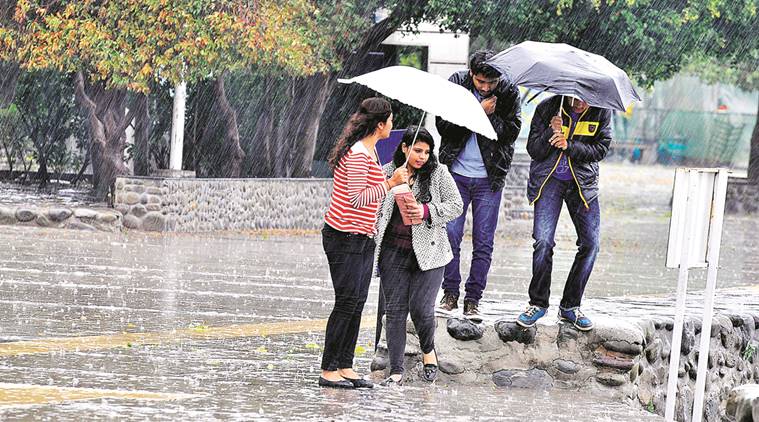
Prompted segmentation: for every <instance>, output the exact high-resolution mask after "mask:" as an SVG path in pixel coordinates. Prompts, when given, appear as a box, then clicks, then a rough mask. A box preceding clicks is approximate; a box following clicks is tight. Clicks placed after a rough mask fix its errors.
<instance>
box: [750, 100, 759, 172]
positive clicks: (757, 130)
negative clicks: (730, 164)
mask: <svg viewBox="0 0 759 422" xmlns="http://www.w3.org/2000/svg"><path fill="white" fill-rule="evenodd" d="M757 104H759V102H758V103H757ZM748 180H749V181H750V182H751V183H753V184H756V185H759V105H758V106H757V111H756V123H754V131H753V132H752V133H751V155H749V159H748Z"/></svg>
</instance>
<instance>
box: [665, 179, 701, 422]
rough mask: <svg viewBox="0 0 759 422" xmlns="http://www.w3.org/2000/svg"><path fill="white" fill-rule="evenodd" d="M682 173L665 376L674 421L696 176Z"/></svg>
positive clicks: (669, 417)
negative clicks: (684, 184) (684, 191)
mask: <svg viewBox="0 0 759 422" xmlns="http://www.w3.org/2000/svg"><path fill="white" fill-rule="evenodd" d="M684 174H686V175H687V177H688V200H687V202H686V209H687V212H686V217H685V222H684V226H683V233H682V237H681V239H682V241H681V242H680V244H681V245H682V250H681V251H680V273H679V275H678V278H677V302H676V304H675V325H674V328H673V330H672V347H671V348H670V352H669V375H668V376H667V404H666V410H665V412H664V420H665V421H666V422H672V421H674V417H675V403H676V402H677V372H678V369H679V368H680V346H681V344H682V337H683V320H684V319H685V295H686V293H687V290H688V267H689V265H690V246H691V245H690V243H691V237H692V236H691V234H692V233H693V227H692V226H693V224H694V220H695V219H694V218H693V212H694V208H695V207H694V205H695V204H694V203H693V198H694V197H695V195H696V187H697V178H696V177H695V175H694V174H693V172H692V171H690V170H687V171H686V172H685V173H684Z"/></svg>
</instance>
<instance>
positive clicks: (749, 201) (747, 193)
mask: <svg viewBox="0 0 759 422" xmlns="http://www.w3.org/2000/svg"><path fill="white" fill-rule="evenodd" d="M725 211H726V212H727V213H731V214H755V213H757V212H759V184H752V183H749V181H748V179H745V178H736V177H731V178H730V181H729V182H728V185H727V199H726V204H725Z"/></svg>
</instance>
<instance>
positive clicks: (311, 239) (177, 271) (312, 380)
mask: <svg viewBox="0 0 759 422" xmlns="http://www.w3.org/2000/svg"><path fill="white" fill-rule="evenodd" d="M630 169H635V170H636V171H635V172H631V171H630ZM607 170H608V171H607ZM603 171H607V172H606V173H605V174H604V176H608V177H607V178H606V179H603V178H602V180H604V183H605V184H603V185H602V201H603V202H602V207H603V212H604V213H603V217H602V246H601V253H600V255H599V258H598V261H597V266H596V271H595V272H594V274H593V276H592V278H591V281H590V283H589V286H588V290H587V299H588V300H587V303H588V306H589V307H590V308H591V309H592V308H594V307H598V309H609V308H613V307H614V303H623V304H626V305H627V306H631V307H633V308H634V306H635V303H636V301H641V303H643V302H645V303H649V304H650V303H651V302H656V301H658V300H659V299H658V298H666V297H668V296H671V295H672V294H674V291H675V285H676V277H677V273H676V271H672V270H665V269H664V255H665V252H666V242H667V230H668V225H669V214H668V201H669V192H670V191H671V187H669V186H668V185H667V184H668V183H671V173H672V170H671V169H663V168H639V167H627V166H622V165H610V166H606V167H603ZM668 177H669V179H668ZM643 182H647V183H643ZM641 185H644V186H645V189H644V190H645V192H641V189H630V190H628V188H629V187H630V186H638V187H640V186H641ZM628 192H635V193H632V194H631V193H628ZM756 223H757V221H756V219H755V218H754V217H737V216H730V217H729V218H727V219H726V225H725V233H724V236H723V247H722V257H721V266H722V269H721V270H720V276H719V288H720V289H725V291H729V290H730V289H731V288H735V287H746V286H752V285H753V286H755V285H756V283H757V282H758V281H759V260H758V259H757V257H758V256H759V239H757V237H756V236H755V235H754V234H753V230H754V229H755V226H756ZM500 224H502V225H507V226H511V227H512V228H513V230H511V231H510V234H508V235H505V236H501V237H499V238H498V239H497V240H496V247H495V252H494V263H493V268H492V270H491V277H490V279H489V284H488V287H487V290H486V292H485V300H486V303H484V305H483V308H484V311H485V313H489V314H493V313H496V314H500V316H510V315H511V314H513V316H516V314H517V313H518V312H519V311H520V310H521V306H522V305H523V304H524V302H526V291H527V285H528V283H529V278H530V265H531V260H530V259H531V253H532V250H531V243H532V240H531V239H530V224H531V223H530V222H529V221H514V222H505V221H502V222H500ZM557 238H558V239H559V240H558V241H557V244H558V246H557V253H556V257H555V270H554V286H553V291H554V295H553V296H552V298H551V299H552V305H554V304H558V299H559V297H558V296H556V294H558V293H560V292H561V288H562V286H563V282H564V279H563V278H564V277H565V276H566V273H567V271H568V269H569V266H570V265H571V262H572V258H573V255H574V245H573V242H574V236H573V233H572V229H571V223H570V222H569V218H568V216H566V215H565V216H563V217H562V219H561V222H560V229H559V233H558V236H557ZM0 243H2V244H3V245H5V246H4V247H3V248H2V249H0V419H2V420H72V421H73V420H81V419H82V415H87V417H88V418H97V419H105V418H115V419H119V420H147V419H150V420H212V419H223V420H275V419H294V420H302V419H321V420H350V419H354V420H420V419H426V420H429V419H432V418H433V417H434V418H436V419H438V420H471V419H472V418H477V419H480V420H526V419H537V420H548V421H554V420H555V421H563V420H567V421H568V420H578V419H579V420H593V421H603V420H608V421H612V420H646V419H651V420H656V419H658V416H655V415H651V414H648V413H645V412H640V411H637V410H634V409H632V408H631V407H628V406H627V405H626V404H624V403H617V404H610V403H608V402H604V401H602V400H595V399H594V397H592V396H588V395H585V394H583V392H582V391H566V390H565V391H562V390H551V391H545V392H544V391H532V390H519V389H512V390H508V389H503V388H499V387H495V386H466V387H463V386H455V385H451V386H449V385H443V384H435V385H433V386H428V385H419V384H414V385H410V386H404V387H401V388H397V389H388V388H381V387H377V388H375V389H373V390H364V391H335V390H329V389H320V388H319V387H317V385H316V379H317V376H318V371H319V359H320V350H321V346H322V344H323V329H324V328H323V327H324V323H325V319H326V318H327V317H328V315H329V312H330V310H331V304H332V287H331V282H330V281H329V274H328V269H327V265H326V259H325V257H324V254H323V252H322V248H321V240H320V237H319V236H318V234H315V233H313V234H305V235H294V234H293V235H283V234H264V233H254V234H253V233H217V234H208V235H202V234H164V235H155V234H146V233H143V232H134V231H132V232H127V233H123V234H121V233H120V234H110V233H101V232H87V233H85V232H78V231H73V230H55V229H39V228H30V227H12V226H0ZM465 244H466V241H465ZM470 253H471V246H467V247H466V248H465V249H464V252H463V254H464V255H468V254H470ZM467 261H468V260H467ZM693 274H694V275H693V276H692V278H691V280H692V282H691V284H690V288H691V291H694V290H698V289H700V288H702V287H703V278H704V275H703V274H700V272H697V271H694V272H693ZM377 286H378V283H376V281H374V282H373V283H372V287H371V291H370V298H369V301H368V303H367V308H366V310H365V317H366V318H365V324H364V326H365V327H366V328H367V329H364V330H362V332H361V336H360V338H359V348H358V350H357V356H358V359H357V367H358V368H359V369H360V370H361V371H362V372H368V367H369V362H370V361H371V355H372V352H373V348H374V345H373V344H372V341H373V329H368V328H369V327H372V326H373V315H374V314H375V312H376V303H377ZM718 296H719V295H718ZM744 299H745V301H744V302H741V300H742V299H741V298H733V299H732V300H733V301H732V302H731V304H732V305H731V306H735V305H736V304H737V306H746V307H754V308H755V307H756V300H755V298H753V299H752V298H750V297H747V298H744ZM718 302H719V299H718ZM507 305H508V306H507ZM718 306H719V303H718ZM511 307H513V309H510V308H511ZM754 310H756V309H754ZM608 313H610V314H612V315H613V312H608ZM496 316H498V315H496ZM617 316H618V315H617Z"/></svg>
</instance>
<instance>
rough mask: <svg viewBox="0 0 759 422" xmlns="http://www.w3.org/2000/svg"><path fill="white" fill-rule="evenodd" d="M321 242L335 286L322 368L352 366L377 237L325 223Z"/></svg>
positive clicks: (329, 369) (332, 368) (334, 368)
mask: <svg viewBox="0 0 759 422" xmlns="http://www.w3.org/2000/svg"><path fill="white" fill-rule="evenodd" d="M322 245H323V246H324V253H325V254H327V260H328V261H329V273H330V275H331V276H332V286H333V287H334V289H335V307H334V308H333V309H332V313H331V314H330V316H329V320H328V321H327V332H326V334H325V338H324V355H323V356H322V369H323V370H325V371H336V370H338V369H343V368H352V367H353V352H354V350H355V349H356V341H357V340H358V332H359V327H360V325H361V313H362V312H363V310H364V303H366V296H367V295H368V294H369V282H370V281H371V279H372V261H373V259H374V240H373V239H372V238H370V237H369V236H366V235H363V234H355V233H346V232H342V231H339V230H335V229H333V228H332V227H330V226H329V225H327V224H325V225H324V228H323V229H322Z"/></svg>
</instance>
